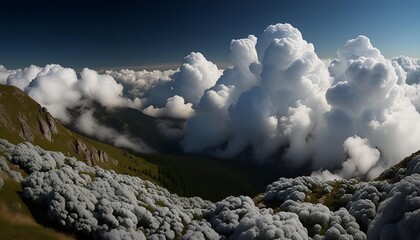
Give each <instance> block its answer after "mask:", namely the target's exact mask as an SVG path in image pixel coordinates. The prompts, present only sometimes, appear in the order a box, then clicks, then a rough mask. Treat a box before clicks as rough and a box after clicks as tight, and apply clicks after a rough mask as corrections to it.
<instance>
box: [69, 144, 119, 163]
mask: <svg viewBox="0 0 420 240" xmlns="http://www.w3.org/2000/svg"><path fill="white" fill-rule="evenodd" d="M72 146H73V149H74V151H75V152H76V153H77V154H80V155H82V156H83V158H84V159H85V160H86V162H87V164H88V165H89V166H93V165H95V163H97V162H107V163H112V164H114V165H117V164H118V161H116V160H115V159H113V158H111V157H110V156H108V154H107V153H106V152H104V151H102V150H97V149H96V148H94V147H88V146H87V145H86V144H85V143H84V142H83V141H82V140H80V139H77V140H76V141H74V143H73V144H72Z"/></svg>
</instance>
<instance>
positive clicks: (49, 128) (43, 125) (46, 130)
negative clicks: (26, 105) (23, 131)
mask: <svg viewBox="0 0 420 240" xmlns="http://www.w3.org/2000/svg"><path fill="white" fill-rule="evenodd" d="M44 114H45V115H46V120H44V118H43V117H42V116H43V115H44ZM38 124H39V129H40V130H41V133H42V136H44V138H46V139H47V140H48V141H50V142H51V141H52V137H51V135H52V134H57V133H58V129H57V125H56V122H55V119H54V118H53V117H52V116H51V114H50V113H49V112H48V110H47V109H46V108H44V107H41V106H39V110H38Z"/></svg>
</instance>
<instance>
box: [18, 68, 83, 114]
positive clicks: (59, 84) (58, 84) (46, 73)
mask: <svg viewBox="0 0 420 240" xmlns="http://www.w3.org/2000/svg"><path fill="white" fill-rule="evenodd" d="M77 81H78V79H77V75H76V72H75V71H74V70H73V69H71V68H63V67H61V66H60V65H47V66H45V68H43V69H42V70H41V72H39V73H38V74H37V76H36V78H35V79H33V80H32V81H31V83H30V84H29V85H28V86H27V87H26V88H25V92H26V93H27V94H28V95H29V96H30V97H31V98H33V99H34V100H35V101H37V102H38V103H39V104H41V105H42V106H43V107H46V108H47V109H48V111H50V112H51V114H52V115H53V116H55V117H57V118H59V119H60V120H62V121H64V122H69V121H70V116H69V113H68V112H67V108H72V107H75V106H76V105H78V104H79V101H80V100H81V97H82V96H81V93H80V92H79V91H77V90H76V88H77Z"/></svg>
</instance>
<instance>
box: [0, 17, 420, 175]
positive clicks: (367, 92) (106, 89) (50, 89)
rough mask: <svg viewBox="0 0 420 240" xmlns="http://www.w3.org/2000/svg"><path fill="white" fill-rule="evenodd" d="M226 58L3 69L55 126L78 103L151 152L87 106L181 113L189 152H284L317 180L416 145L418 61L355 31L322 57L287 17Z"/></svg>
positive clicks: (379, 166)
mask: <svg viewBox="0 0 420 240" xmlns="http://www.w3.org/2000/svg"><path fill="white" fill-rule="evenodd" d="M230 56H231V63H232V66H231V67H229V68H227V69H224V70H221V69H218V68H217V66H216V65H215V64H213V63H212V62H210V61H208V60H207V59H206V58H205V57H204V56H203V55H202V54H201V53H195V52H193V53H191V54H189V55H188V56H186V57H185V58H184V61H183V63H182V65H181V66H180V68H179V69H177V70H168V71H157V70H155V71H145V70H143V71H133V70H127V69H124V70H119V71H115V70H109V71H105V72H101V73H98V72H96V71H94V70H90V69H87V68H85V69H83V70H82V71H81V72H80V73H79V74H77V73H76V72H75V71H74V70H73V69H70V68H64V67H61V66H60V65H55V64H51V65H47V66H45V67H38V66H34V65H31V66H29V67H27V68H25V69H16V70H9V69H6V68H4V67H3V66H1V65H0V83H2V84H9V85H14V86H16V87H18V88H20V89H22V90H23V91H24V92H25V93H27V94H28V95H29V96H30V97H32V98H33V99H35V100H36V101H37V102H39V103H40V104H41V105H42V106H44V107H46V108H48V110H49V111H50V112H51V114H52V115H53V116H55V117H57V118H58V119H60V120H61V121H63V122H65V123H66V122H69V121H70V120H71V118H70V115H69V112H68V109H71V108H75V107H78V108H80V109H83V111H82V114H81V115H80V116H79V117H78V118H77V119H76V127H77V128H78V129H79V130H80V131H82V132H84V133H86V134H89V135H94V136H96V137H98V138H100V139H104V140H112V141H114V142H113V143H114V144H115V145H117V146H125V147H129V148H132V149H135V150H137V151H144V150H146V149H147V146H145V145H144V144H143V143H142V141H141V140H139V139H134V138H132V137H130V136H127V135H129V134H126V133H118V132H116V131H115V130H113V129H109V128H108V127H105V126H100V123H99V122H98V121H97V120H96V119H95V118H94V116H93V114H92V113H93V111H94V108H93V104H92V103H93V102H96V103H99V104H100V105H101V106H103V107H106V108H107V109H112V108H115V107H131V108H136V109H138V110H141V111H143V112H144V113H146V114H148V115H150V116H155V117H169V118H176V119H184V120H185V121H186V128H185V130H184V132H183V133H182V134H181V137H180V143H181V145H182V148H183V150H184V151H185V152H186V153H201V154H206V155H211V156H216V157H220V158H226V159H230V158H235V157H238V156H239V155H240V154H241V153H243V152H244V151H245V150H247V151H249V149H251V151H250V152H251V155H252V156H251V158H252V159H254V160H255V161H259V162H264V161H270V160H273V158H276V160H280V161H282V162H283V163H285V164H284V165H285V166H288V167H289V168H290V169H298V168H301V167H303V166H305V167H306V166H310V169H312V171H313V173H312V175H313V176H317V177H320V178H324V179H330V178H350V177H356V176H361V177H366V178H368V179H372V178H373V177H375V176H377V175H378V174H379V173H380V172H382V171H383V170H384V169H386V168H387V167H389V166H390V165H393V164H395V163H397V162H398V161H399V160H401V159H402V158H403V157H405V156H407V155H409V154H411V153H412V152H415V151H417V150H419V149H420V142H418V141H417V140H418V139H420V114H419V110H420V61H419V60H417V59H413V58H409V57H402V56H400V57H396V58H393V59H385V57H384V56H383V55H382V54H381V52H380V51H379V49H377V48H375V47H374V46H373V45H372V44H371V42H370V40H369V38H367V37H365V36H358V37H356V38H355V39H351V40H349V41H347V42H346V43H345V44H344V46H343V47H342V48H340V49H339V50H338V51H337V58H336V59H333V60H328V61H326V60H321V59H319V58H318V56H317V54H316V53H315V47H314V46H313V45H312V44H311V43H308V42H307V41H305V40H304V39H303V37H302V34H301V33H300V32H299V30H298V29H296V28H294V27H293V26H291V25H290V24H276V25H271V26H269V27H267V28H266V29H265V30H264V32H263V33H262V34H261V35H260V36H259V37H258V38H257V37H256V36H253V35H249V36H248V37H247V38H244V39H236V40H232V41H231V44H230Z"/></svg>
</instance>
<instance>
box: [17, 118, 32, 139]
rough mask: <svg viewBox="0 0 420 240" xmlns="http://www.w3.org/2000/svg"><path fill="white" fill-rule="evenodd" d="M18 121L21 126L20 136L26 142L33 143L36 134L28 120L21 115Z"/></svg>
mask: <svg viewBox="0 0 420 240" xmlns="http://www.w3.org/2000/svg"><path fill="white" fill-rule="evenodd" d="M18 121H19V124H20V132H19V136H20V137H21V138H23V139H24V140H25V141H28V142H33V141H34V134H33V132H32V130H31V128H30V127H29V125H28V123H27V118H26V116H25V115H23V114H21V113H19V115H18Z"/></svg>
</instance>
